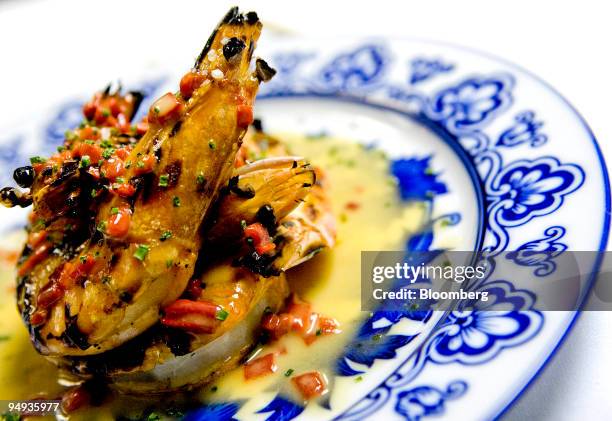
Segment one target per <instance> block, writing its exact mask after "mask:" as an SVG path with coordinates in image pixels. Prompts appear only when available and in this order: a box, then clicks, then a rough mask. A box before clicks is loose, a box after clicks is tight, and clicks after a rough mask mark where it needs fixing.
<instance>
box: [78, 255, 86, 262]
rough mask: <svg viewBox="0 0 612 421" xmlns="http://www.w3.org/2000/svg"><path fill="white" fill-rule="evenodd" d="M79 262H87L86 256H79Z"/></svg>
mask: <svg viewBox="0 0 612 421" xmlns="http://www.w3.org/2000/svg"><path fill="white" fill-rule="evenodd" d="M79 260H80V261H81V263H85V262H87V256H79Z"/></svg>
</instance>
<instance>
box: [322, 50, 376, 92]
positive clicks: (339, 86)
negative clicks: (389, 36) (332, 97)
mask: <svg viewBox="0 0 612 421" xmlns="http://www.w3.org/2000/svg"><path fill="white" fill-rule="evenodd" d="M387 62H388V58H387V54H386V52H385V50H384V48H383V47H382V46H379V45H364V46H361V47H359V48H357V49H356V50H354V51H351V52H348V53H346V54H340V55H338V56H337V57H335V58H334V59H333V60H332V61H331V62H330V63H329V64H328V65H326V66H325V67H324V68H323V69H322V70H321V75H320V80H321V81H322V82H323V83H324V85H325V87H326V88H327V89H332V90H334V91H350V90H353V89H355V90H358V89H363V88H367V87H369V86H371V85H374V84H375V83H376V82H377V81H378V80H380V79H381V77H382V76H383V74H384V70H385V68H386V64H387Z"/></svg>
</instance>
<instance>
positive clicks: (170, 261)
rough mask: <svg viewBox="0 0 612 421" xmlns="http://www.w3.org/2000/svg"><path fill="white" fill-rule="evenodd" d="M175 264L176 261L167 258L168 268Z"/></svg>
mask: <svg viewBox="0 0 612 421" xmlns="http://www.w3.org/2000/svg"><path fill="white" fill-rule="evenodd" d="M173 264H174V261H173V260H172V259H168V260H166V267H167V268H168V269H169V268H171V267H172V265H173Z"/></svg>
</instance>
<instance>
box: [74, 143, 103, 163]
mask: <svg viewBox="0 0 612 421" xmlns="http://www.w3.org/2000/svg"><path fill="white" fill-rule="evenodd" d="M85 155H87V156H88V157H89V160H90V161H91V163H92V164H96V163H97V162H98V161H99V160H100V159H101V158H102V148H100V147H99V146H97V145H90V144H89V143H85V142H79V143H77V144H76V145H74V148H72V157H73V158H81V157H83V156H85Z"/></svg>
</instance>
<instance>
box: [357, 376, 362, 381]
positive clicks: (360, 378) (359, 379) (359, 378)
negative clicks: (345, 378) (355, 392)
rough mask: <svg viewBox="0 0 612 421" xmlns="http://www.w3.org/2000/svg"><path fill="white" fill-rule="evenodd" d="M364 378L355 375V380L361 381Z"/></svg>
mask: <svg viewBox="0 0 612 421" xmlns="http://www.w3.org/2000/svg"><path fill="white" fill-rule="evenodd" d="M362 380H363V376H357V377H355V381H356V382H360V381H362Z"/></svg>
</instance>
